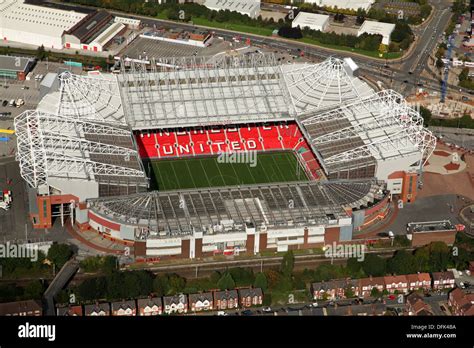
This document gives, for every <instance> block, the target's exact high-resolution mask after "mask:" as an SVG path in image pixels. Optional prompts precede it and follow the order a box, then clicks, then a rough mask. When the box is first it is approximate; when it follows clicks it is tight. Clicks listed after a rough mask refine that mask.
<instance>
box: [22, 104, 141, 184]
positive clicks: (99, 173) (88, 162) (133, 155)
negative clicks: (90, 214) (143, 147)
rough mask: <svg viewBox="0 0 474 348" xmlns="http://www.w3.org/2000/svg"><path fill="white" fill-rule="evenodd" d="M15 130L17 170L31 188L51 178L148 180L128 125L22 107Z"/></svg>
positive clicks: (110, 180)
mask: <svg viewBox="0 0 474 348" xmlns="http://www.w3.org/2000/svg"><path fill="white" fill-rule="evenodd" d="M15 130H16V135H17V143H18V159H19V161H20V168H21V175H22V177H23V178H24V179H25V181H26V182H28V184H30V185H31V187H35V188H38V187H41V186H43V187H48V186H49V182H48V181H49V179H51V178H53V177H54V178H65V179H69V180H71V179H79V180H87V181H96V182H101V181H106V182H107V183H110V182H114V181H120V178H123V179H126V180H128V181H130V180H132V181H134V182H135V183H137V184H140V185H146V183H147V180H146V175H145V173H144V171H143V170H142V168H141V162H140V160H139V157H138V153H137V151H136V150H135V147H134V144H133V143H132V139H131V137H130V131H129V130H128V129H123V128H117V127H112V126H110V125H106V124H101V123H97V122H90V121H84V120H79V119H73V118H69V117H65V116H63V115H61V116H57V115H53V114H48V113H44V112H42V111H25V112H23V113H22V114H21V115H19V116H18V117H16V118H15Z"/></svg>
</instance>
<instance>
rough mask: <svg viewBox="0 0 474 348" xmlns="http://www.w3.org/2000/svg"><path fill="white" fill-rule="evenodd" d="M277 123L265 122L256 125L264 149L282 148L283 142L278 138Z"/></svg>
mask: <svg viewBox="0 0 474 348" xmlns="http://www.w3.org/2000/svg"><path fill="white" fill-rule="evenodd" d="M278 127H279V126H278V125H275V124H265V125H263V126H260V127H258V130H259V134H260V137H261V138H262V139H263V147H264V148H265V150H282V149H283V144H282V142H281V141H280V140H281V139H280V138H279V136H280V133H279V131H278Z"/></svg>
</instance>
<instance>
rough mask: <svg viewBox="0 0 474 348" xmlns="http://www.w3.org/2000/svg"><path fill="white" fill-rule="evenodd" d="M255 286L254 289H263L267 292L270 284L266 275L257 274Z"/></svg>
mask: <svg viewBox="0 0 474 348" xmlns="http://www.w3.org/2000/svg"><path fill="white" fill-rule="evenodd" d="M253 286H254V288H261V289H262V290H263V291H265V290H267V287H268V282H267V277H266V276H265V274H264V273H257V275H256V276H255V282H254V283H253Z"/></svg>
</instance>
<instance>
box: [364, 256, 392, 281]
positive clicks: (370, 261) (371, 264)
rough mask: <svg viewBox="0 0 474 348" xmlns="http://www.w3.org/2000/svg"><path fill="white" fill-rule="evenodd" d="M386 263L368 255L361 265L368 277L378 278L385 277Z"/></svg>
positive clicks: (379, 258)
mask: <svg viewBox="0 0 474 348" xmlns="http://www.w3.org/2000/svg"><path fill="white" fill-rule="evenodd" d="M385 267H386V261H385V259H383V258H381V257H380V256H377V255H374V254H368V255H367V256H366V257H365V260H364V262H363V263H362V269H363V270H364V272H365V274H367V275H369V276H374V277H379V276H383V275H385Z"/></svg>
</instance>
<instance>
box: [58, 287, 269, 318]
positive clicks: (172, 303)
mask: <svg viewBox="0 0 474 348" xmlns="http://www.w3.org/2000/svg"><path fill="white" fill-rule="evenodd" d="M262 304H263V291H262V289H260V288H246V289H236V290H235V289H234V290H224V291H209V292H202V293H198V294H190V295H184V294H181V295H174V296H163V297H149V298H145V299H137V300H128V301H117V302H110V303H109V302H102V303H96V304H90V305H84V306H80V305H78V306H68V307H58V308H57V315H58V316H110V315H112V316H151V315H162V314H175V313H179V314H182V313H188V312H192V313H194V312H202V311H219V310H226V309H238V308H248V307H252V306H260V305H262Z"/></svg>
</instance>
